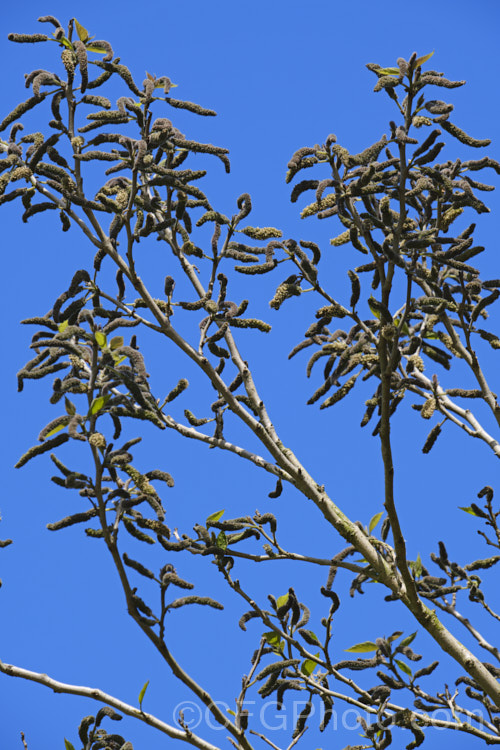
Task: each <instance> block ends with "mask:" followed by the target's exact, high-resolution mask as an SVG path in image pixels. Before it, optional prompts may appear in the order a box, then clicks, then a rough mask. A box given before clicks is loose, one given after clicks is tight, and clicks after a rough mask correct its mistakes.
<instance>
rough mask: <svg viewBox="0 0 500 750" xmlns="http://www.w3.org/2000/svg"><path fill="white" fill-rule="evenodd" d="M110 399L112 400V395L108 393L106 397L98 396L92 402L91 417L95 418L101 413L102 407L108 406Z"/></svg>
mask: <svg viewBox="0 0 500 750" xmlns="http://www.w3.org/2000/svg"><path fill="white" fill-rule="evenodd" d="M110 398H111V394H110V393H107V394H106V395H105V396H98V397H97V398H95V399H94V400H93V401H92V405H91V407H90V411H89V417H91V416H93V415H94V414H97V412H98V411H100V410H101V409H102V407H103V406H105V405H106V404H107V402H108V401H109V399H110Z"/></svg>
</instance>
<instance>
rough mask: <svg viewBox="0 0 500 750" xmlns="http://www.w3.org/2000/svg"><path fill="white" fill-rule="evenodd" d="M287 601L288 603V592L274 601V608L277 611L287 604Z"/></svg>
mask: <svg viewBox="0 0 500 750" xmlns="http://www.w3.org/2000/svg"><path fill="white" fill-rule="evenodd" d="M287 601H288V592H287V593H286V594H283V596H279V597H278V599H277V600H276V606H277V607H278V609H279V608H280V607H283V606H284V605H285V604H286V603H287Z"/></svg>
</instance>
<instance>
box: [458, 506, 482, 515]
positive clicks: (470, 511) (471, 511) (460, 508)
mask: <svg viewBox="0 0 500 750" xmlns="http://www.w3.org/2000/svg"><path fill="white" fill-rule="evenodd" d="M458 510H463V511H465V512H466V513H470V515H471V516H477V513H474V511H473V510H472V508H470V507H469V508H462V506H461V505H459V506H458Z"/></svg>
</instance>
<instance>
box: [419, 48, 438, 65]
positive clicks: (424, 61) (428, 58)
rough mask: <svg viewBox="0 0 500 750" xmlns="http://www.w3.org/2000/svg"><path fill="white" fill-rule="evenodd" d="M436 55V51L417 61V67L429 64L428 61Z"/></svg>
mask: <svg viewBox="0 0 500 750" xmlns="http://www.w3.org/2000/svg"><path fill="white" fill-rule="evenodd" d="M433 54H434V50H432V52H429V54H428V55H423V56H422V57H419V58H418V60H415V67H416V68H418V67H419V66H420V65H423V64H424V63H426V62H427V60H430V59H431V57H432V55H433Z"/></svg>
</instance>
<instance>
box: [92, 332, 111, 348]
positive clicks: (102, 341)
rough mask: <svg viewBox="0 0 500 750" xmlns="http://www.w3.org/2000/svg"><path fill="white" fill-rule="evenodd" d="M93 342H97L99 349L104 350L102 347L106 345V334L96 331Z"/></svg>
mask: <svg viewBox="0 0 500 750" xmlns="http://www.w3.org/2000/svg"><path fill="white" fill-rule="evenodd" d="M95 340H96V341H97V343H98V344H99V347H100V348H101V349H104V347H105V346H106V344H107V343H108V339H107V338H106V334H105V333H103V332H102V331H96V332H95Z"/></svg>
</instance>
